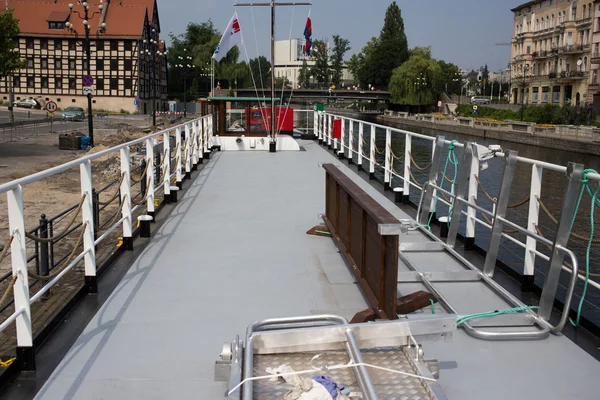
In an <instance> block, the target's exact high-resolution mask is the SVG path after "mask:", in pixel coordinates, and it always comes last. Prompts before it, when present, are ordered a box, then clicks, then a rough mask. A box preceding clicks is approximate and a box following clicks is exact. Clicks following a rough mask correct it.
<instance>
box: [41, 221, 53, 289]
mask: <svg viewBox="0 0 600 400" xmlns="http://www.w3.org/2000/svg"><path fill="white" fill-rule="evenodd" d="M40 238H41V239H48V220H47V219H46V214H42V215H41V216H40ZM39 245H40V269H39V271H38V274H40V275H41V276H48V275H49V274H50V258H49V249H48V247H49V246H48V243H47V242H45V241H41V242H40V243H39ZM46 283H47V282H44V284H46ZM48 297H49V293H48V292H46V293H45V294H44V299H47V298H48Z"/></svg>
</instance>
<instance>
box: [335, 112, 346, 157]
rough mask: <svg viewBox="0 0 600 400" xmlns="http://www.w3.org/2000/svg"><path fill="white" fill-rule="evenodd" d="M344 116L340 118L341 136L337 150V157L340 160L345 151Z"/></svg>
mask: <svg viewBox="0 0 600 400" xmlns="http://www.w3.org/2000/svg"><path fill="white" fill-rule="evenodd" d="M345 141H346V118H342V137H341V138H340V147H339V149H338V150H339V151H338V155H337V156H338V158H339V159H340V160H343V159H344V152H345V151H346V150H345V149H344V148H345V147H346V143H345Z"/></svg>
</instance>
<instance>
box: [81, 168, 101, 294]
mask: <svg viewBox="0 0 600 400" xmlns="http://www.w3.org/2000/svg"><path fill="white" fill-rule="evenodd" d="M79 171H80V176H81V195H82V196H85V198H84V199H83V205H82V206H81V220H82V223H83V226H82V229H84V231H83V251H85V252H86V254H85V257H84V260H85V287H86V289H87V292H88V293H94V294H95V293H98V280H97V276H96V247H95V245H94V198H93V197H92V185H93V184H92V162H91V161H89V160H88V161H86V162H84V163H83V164H81V165H80V166H79Z"/></svg>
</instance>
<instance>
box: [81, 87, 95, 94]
mask: <svg viewBox="0 0 600 400" xmlns="http://www.w3.org/2000/svg"><path fill="white" fill-rule="evenodd" d="M88 94H91V95H92V96H93V95H94V94H95V91H94V88H93V87H84V88H83V95H84V96H87V95H88Z"/></svg>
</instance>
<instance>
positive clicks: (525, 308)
mask: <svg viewBox="0 0 600 400" xmlns="http://www.w3.org/2000/svg"><path fill="white" fill-rule="evenodd" d="M537 308H539V307H537V306H523V307H515V308H507V309H504V310H495V311H488V312H482V313H477V314H470V315H464V316H462V317H459V318H457V319H456V326H460V325H462V324H464V323H465V322H468V321H471V320H473V319H479V318H487V317H496V316H498V315H506V314H517V313H520V312H523V311H528V310H535V309H537Z"/></svg>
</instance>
